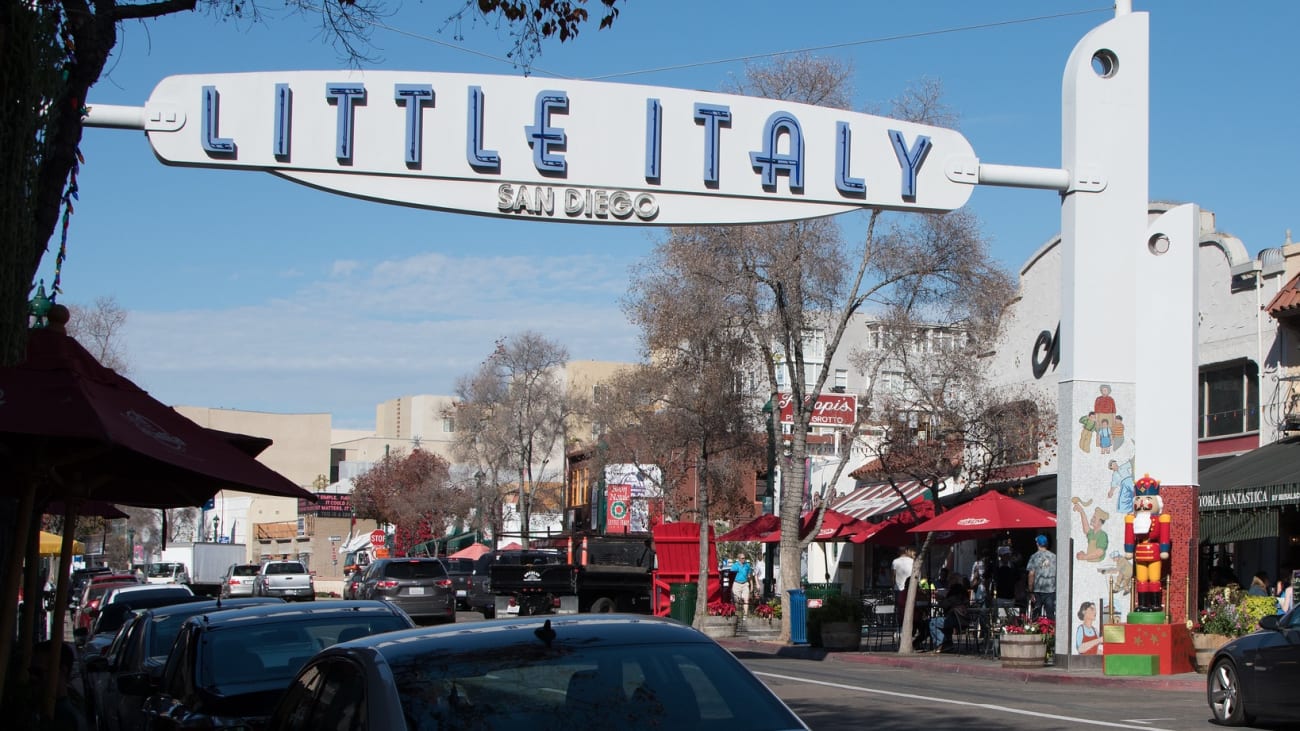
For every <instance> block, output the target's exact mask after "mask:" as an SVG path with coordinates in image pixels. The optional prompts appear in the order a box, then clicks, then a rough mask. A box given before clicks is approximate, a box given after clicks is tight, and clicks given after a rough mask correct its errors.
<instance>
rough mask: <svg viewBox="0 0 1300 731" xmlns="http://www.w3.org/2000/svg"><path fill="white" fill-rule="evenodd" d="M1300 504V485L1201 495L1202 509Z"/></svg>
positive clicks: (1210, 492)
mask: <svg viewBox="0 0 1300 731" xmlns="http://www.w3.org/2000/svg"><path fill="white" fill-rule="evenodd" d="M1296 504H1300V485H1264V486H1261V487H1248V488H1239V489H1235V490H1214V491H1208V490H1207V491H1204V492H1202V493H1201V494H1200V496H1199V507H1200V509H1201V510H1228V509H1232V508H1259V507H1268V506H1274V505H1296Z"/></svg>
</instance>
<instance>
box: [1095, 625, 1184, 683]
mask: <svg viewBox="0 0 1300 731" xmlns="http://www.w3.org/2000/svg"><path fill="white" fill-rule="evenodd" d="M1127 619H1128V623H1127V624H1108V625H1105V626H1103V627H1102V640H1103V645H1102V648H1103V650H1102V672H1104V673H1105V674H1106V675H1175V674H1177V673H1190V672H1192V671H1193V670H1195V659H1196V650H1195V649H1194V648H1193V647H1192V635H1191V633H1190V632H1189V631H1188V630H1187V626H1186V625H1184V624H1169V623H1168V622H1167V621H1166V617H1165V613H1164V612H1129V614H1128V617H1127Z"/></svg>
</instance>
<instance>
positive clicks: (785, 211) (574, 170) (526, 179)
mask: <svg viewBox="0 0 1300 731" xmlns="http://www.w3.org/2000/svg"><path fill="white" fill-rule="evenodd" d="M128 109H129V108H128ZM136 111H137V113H138V111H139V110H136ZM94 120H96V109H95V106H94V105H92V106H91V117H90V119H88V121H87V123H88V124H93V123H94ZM141 121H142V124H139V125H135V124H129V123H121V124H114V125H111V126H141V127H143V128H144V129H145V130H146V132H147V134H148V138H149V141H150V143H151V144H152V145H153V148H154V151H155V152H156V153H157V155H158V157H159V158H160V159H161V160H163V161H164V162H166V163H169V164H173V165H193V166H203V167H226V168H244V169H253V170H264V171H267V172H271V173H274V174H276V175H280V176H283V177H285V178H288V179H291V180H295V181H297V182H300V183H304V184H306V185H310V186H313V187H317V188H322V189H326V190H331V191H335V192H338V193H342V194H345V195H350V196H357V197H360V198H366V199H372V200H377V201H383V202H388V203H397V204H403V205H411V206H418V207H423V208H434V209H442V210H449V211H460V212H465V213H477V214H486V215H494V216H505V217H513V218H527V219H534V220H548V221H571V222H583V223H616V224H652V225H681V224H697V223H711V224H727V223H760V222H771V221H783V220H793V219H800V218H810V217H814V216H824V215H830V214H835V213H843V212H846V211H851V210H855V209H861V208H872V207H879V208H888V209H900V210H928V211H946V210H952V209H954V208H959V207H961V206H962V205H964V204H965V202H966V200H967V199H968V198H969V197H970V194H971V190H972V186H971V185H969V184H967V183H965V182H955V181H953V180H950V179H949V177H948V176H946V175H945V171H944V168H945V163H946V161H949V160H954V159H965V160H969V159H973V158H974V153H973V151H972V150H971V147H970V145H969V143H967V141H966V140H965V138H963V137H962V136H961V135H960V134H958V133H957V132H954V131H952V130H947V129H942V128H937V127H932V126H928V125H921V124H913V123H909V122H903V121H898V120H891V119H886V118H883V117H876V116H872V115H868V114H860V113H855V112H850V111H844V110H837V109H829V108H825V107H815V106H811V105H807V104H796V103H790V102H782V101H775V100H771V99H759V98H755V97H746V96H737V95H726V94H715V93H709V92H702V91H690V90H685V89H671V88H665V87H653V86H638V85H631V84H613V83H601V82H590V81H564V80H555V79H535V78H517V77H511V76H492V75H478V74H443V73H429V72H397V71H381V72H355V71H354V72H339V71H294V72H257V73H243V74H213V75H197V76H172V77H169V78H166V79H163V81H162V82H160V83H159V84H158V86H157V88H155V89H154V91H153V94H152V95H151V96H150V98H149V101H148V102H147V103H146V105H145V107H144V109H143V120H141Z"/></svg>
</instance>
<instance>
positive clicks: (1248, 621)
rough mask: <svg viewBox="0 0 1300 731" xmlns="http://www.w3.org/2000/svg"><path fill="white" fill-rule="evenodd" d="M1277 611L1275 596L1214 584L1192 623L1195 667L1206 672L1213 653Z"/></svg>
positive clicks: (1252, 630) (1248, 632) (1253, 628)
mask: <svg viewBox="0 0 1300 731" xmlns="http://www.w3.org/2000/svg"><path fill="white" fill-rule="evenodd" d="M1276 613H1277V599H1276V598H1274V597H1271V596H1248V595H1246V593H1245V592H1243V591H1242V590H1241V589H1240V588H1238V587H1235V586H1216V587H1214V588H1212V589H1210V590H1209V591H1208V592H1207V593H1206V596H1205V608H1204V609H1202V610H1201V614H1200V617H1199V620H1200V621H1198V622H1194V623H1192V626H1191V630H1192V646H1193V647H1194V648H1195V649H1196V670H1197V672H1202V673H1203V672H1206V671H1207V670H1208V669H1209V663H1210V660H1211V659H1213V657H1214V652H1215V651H1216V650H1218V649H1219V648H1220V647H1222V646H1224V645H1225V644H1227V643H1228V642H1230V641H1232V640H1233V639H1235V638H1237V637H1241V636H1242V635H1247V634H1250V633H1251V632H1254V631H1255V630H1256V629H1257V628H1258V627H1259V620H1260V619H1262V618H1263V617H1265V616H1267V615H1269V614H1276Z"/></svg>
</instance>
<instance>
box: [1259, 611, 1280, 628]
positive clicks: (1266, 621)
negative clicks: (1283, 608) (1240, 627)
mask: <svg viewBox="0 0 1300 731" xmlns="http://www.w3.org/2000/svg"><path fill="white" fill-rule="evenodd" d="M1277 619H1278V615H1276V614H1266V615H1264V616H1263V617H1260V618H1259V626H1260V628H1261V629H1266V630H1275V629H1277Z"/></svg>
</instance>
